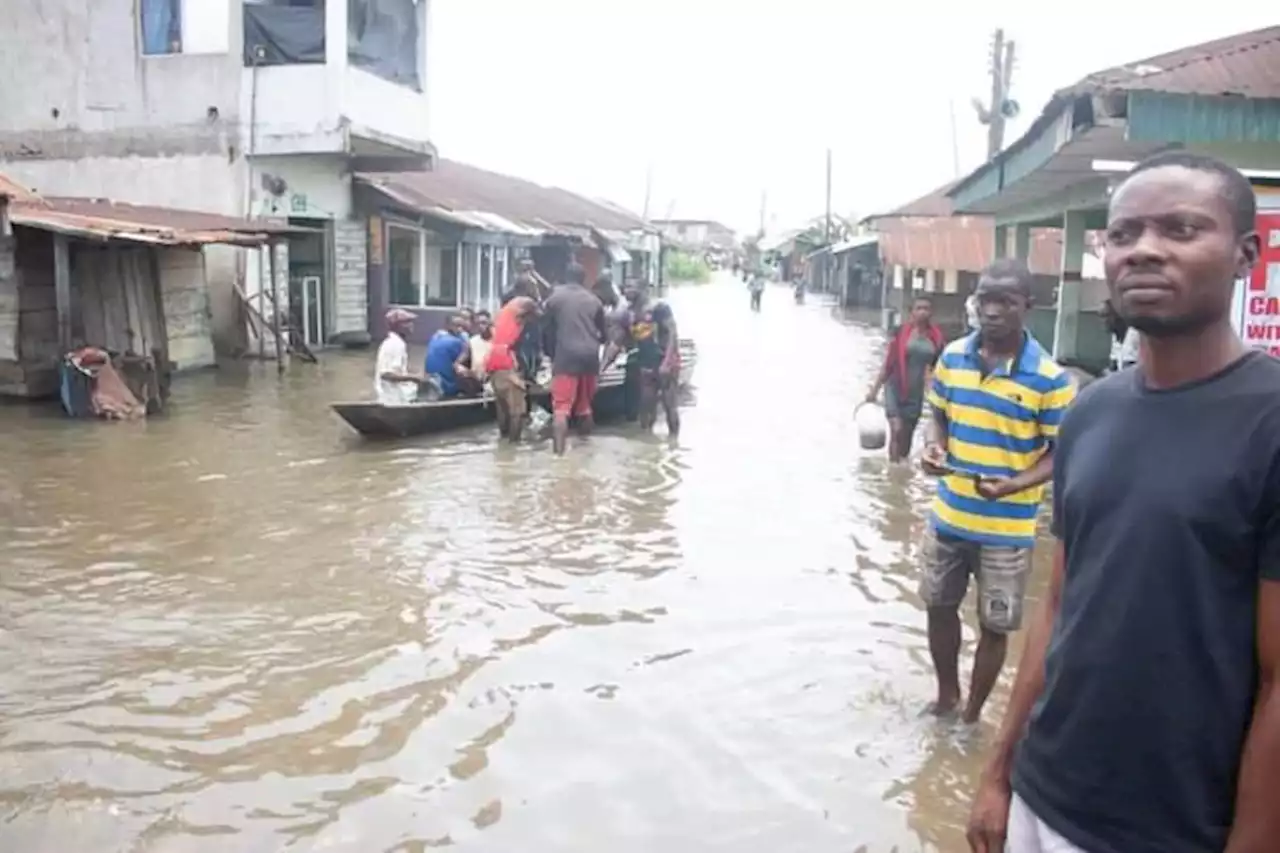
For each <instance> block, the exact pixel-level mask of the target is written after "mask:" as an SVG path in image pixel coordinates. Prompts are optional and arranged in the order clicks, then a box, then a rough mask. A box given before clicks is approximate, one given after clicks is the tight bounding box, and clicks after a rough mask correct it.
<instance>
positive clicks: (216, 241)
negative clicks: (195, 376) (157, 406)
mask: <svg viewBox="0 0 1280 853" xmlns="http://www.w3.org/2000/svg"><path fill="white" fill-rule="evenodd" d="M16 186H17V185H15V184H14V183H13V182H12V181H9V180H7V179H4V178H3V177H0V395H6V396H17V397H28V398H31V397H45V396H50V395H52V394H54V393H55V392H56V390H57V387H58V366H59V363H60V362H61V360H62V358H63V357H64V356H65V355H66V354H67V353H68V352H69V351H71V350H72V349H74V348H77V347H80V346H85V345H89V346H94V347H99V348H101V349H103V350H107V351H109V352H112V353H119V354H123V355H133V356H139V357H143V358H151V359H154V360H155V361H156V362H157V363H158V364H160V365H162V367H163V368H164V369H165V370H166V371H167V370H169V369H173V370H190V369H194V368H200V367H207V366H209V365H212V364H213V361H214V351H213V334H212V327H211V323H210V310H209V286H208V279H207V270H206V263H205V255H204V253H203V249H204V247H206V246H210V245H229V246H238V247H253V248H256V247H261V246H264V245H267V244H268V243H270V242H272V241H273V240H279V239H282V238H283V237H284V230H283V229H277V228H273V227H272V226H271V224H269V223H262V222H250V221H247V220H243V219H235V218H231V217H226V216H219V215H217V214H206V213H193V212H190V211H181V210H172V209H167V208H155V207H141V206H136V205H122V204H112V203H110V202H103V201H98V200H93V199H73V198H44V197H39V196H36V195H34V194H32V193H30V192H28V191H26V190H23V189H20V188H16Z"/></svg>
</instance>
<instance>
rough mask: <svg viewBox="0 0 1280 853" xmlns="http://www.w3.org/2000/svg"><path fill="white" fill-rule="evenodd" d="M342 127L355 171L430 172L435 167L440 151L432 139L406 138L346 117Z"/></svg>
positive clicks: (352, 168)
mask: <svg viewBox="0 0 1280 853" xmlns="http://www.w3.org/2000/svg"><path fill="white" fill-rule="evenodd" d="M342 127H343V132H344V134H345V136H346V150H347V155H348V156H349V157H350V158H351V170H352V171H353V172H429V171H431V170H432V169H433V168H434V167H435V162H436V158H437V156H438V155H437V153H436V147H435V145H433V144H432V143H430V142H426V141H421V142H420V141H416V140H411V139H404V138H402V137H399V136H395V135H393V134H390V133H383V132H382V131H379V130H374V129H373V128H369V127H365V126H363V125H358V124H352V123H350V122H349V121H347V120H346V119H343V123H342Z"/></svg>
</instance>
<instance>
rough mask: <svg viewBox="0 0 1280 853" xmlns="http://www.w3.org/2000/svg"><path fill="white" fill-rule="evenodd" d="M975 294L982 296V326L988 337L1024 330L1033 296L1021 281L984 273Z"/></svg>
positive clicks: (993, 337) (979, 316)
mask: <svg viewBox="0 0 1280 853" xmlns="http://www.w3.org/2000/svg"><path fill="white" fill-rule="evenodd" d="M974 295H975V296H976V297H977V298H978V327H979V329H981V331H982V334H983V336H984V337H988V338H992V339H994V340H998V341H1001V340H1008V339H1010V338H1012V337H1014V336H1015V335H1021V334H1022V327H1023V322H1024V320H1025V318H1026V314H1027V308H1029V307H1030V306H1031V297H1030V296H1029V295H1028V294H1027V290H1026V287H1025V286H1024V285H1023V284H1022V283H1021V282H1019V281H1018V280H1017V279H1016V278H994V277H991V276H988V275H983V276H982V278H980V279H978V287H977V290H975V291H974Z"/></svg>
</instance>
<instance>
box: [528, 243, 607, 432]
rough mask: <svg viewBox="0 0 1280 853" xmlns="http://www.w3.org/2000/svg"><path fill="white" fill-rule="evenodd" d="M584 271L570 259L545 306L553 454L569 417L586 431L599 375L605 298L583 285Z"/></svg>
mask: <svg viewBox="0 0 1280 853" xmlns="http://www.w3.org/2000/svg"><path fill="white" fill-rule="evenodd" d="M585 280H586V271H585V270H583V268H582V267H581V266H580V265H579V264H577V263H571V264H569V266H568V267H567V268H566V269H565V283H564V284H561V285H559V286H558V287H556V289H555V290H553V291H552V292H551V296H550V297H548V298H547V302H546V305H545V306H544V308H543V310H544V319H545V326H544V329H543V335H544V336H545V339H546V349H547V354H548V355H550V356H551V408H552V412H553V415H554V421H553V424H552V432H551V440H552V444H553V446H554V448H555V452H556V454H557V455H562V454H563V453H564V451H565V448H566V446H567V445H568V441H569V418H571V417H572V418H574V419H576V421H577V426H578V432H579V434H581V435H582V436H584V437H585V436H587V435H589V434H590V433H591V427H592V425H593V424H592V411H591V401H592V398H594V397H595V395H596V386H597V384H598V382H599V379H600V349H601V347H603V346H604V343H605V340H606V338H607V337H608V330H607V329H606V328H605V319H604V303H602V302H601V301H600V300H599V299H598V298H596V295H595V294H594V293H592V292H591V291H590V290H587V288H586V287H585V286H584V285H583V282H584V281H585Z"/></svg>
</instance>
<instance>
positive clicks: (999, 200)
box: [949, 96, 1169, 225]
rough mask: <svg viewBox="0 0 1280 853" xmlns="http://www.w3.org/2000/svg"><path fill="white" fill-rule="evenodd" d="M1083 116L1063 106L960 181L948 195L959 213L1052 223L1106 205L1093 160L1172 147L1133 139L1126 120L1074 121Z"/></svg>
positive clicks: (1139, 155) (1104, 183) (1136, 156)
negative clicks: (1069, 213)
mask: <svg viewBox="0 0 1280 853" xmlns="http://www.w3.org/2000/svg"><path fill="white" fill-rule="evenodd" d="M1082 97H1085V98H1088V97H1090V96H1082ZM1080 112H1081V111H1080V110H1074V109H1067V108H1065V107H1063V108H1062V109H1061V110H1060V111H1059V112H1058V113H1057V114H1056V115H1054V116H1051V120H1049V121H1045V122H1037V125H1036V126H1033V127H1032V129H1031V130H1029V131H1028V132H1027V134H1026V136H1024V137H1023V138H1022V139H1020V140H1018V142H1017V143H1015V145H1014V146H1012V147H1010V148H1009V149H1007V150H1006V151H1003V152H1001V154H1000V155H999V156H997V157H996V158H995V159H993V160H991V161H990V162H988V163H986V164H984V165H983V166H982V167H980V168H979V169H977V170H976V171H974V172H973V173H972V174H970V175H969V176H968V177H966V178H965V179H964V180H962V181H960V183H958V184H957V185H956V186H955V187H954V188H953V189H952V190H951V192H950V194H949V195H950V196H951V198H952V200H953V201H954V203H955V209H956V213H968V214H984V215H990V216H994V217H995V218H996V220H997V222H999V223H1009V222H1023V223H1028V224H1037V225H1039V224H1043V225H1053V224H1056V223H1058V222H1060V220H1061V216H1062V212H1063V211H1064V210H1070V209H1093V208H1105V207H1106V204H1107V197H1108V189H1109V182H1108V180H1107V179H1106V177H1105V176H1102V175H1099V173H1097V172H1096V171H1094V169H1093V163H1094V161H1095V160H1109V159H1120V160H1130V159H1132V160H1141V159H1143V158H1144V157H1147V156H1149V155H1151V154H1154V153H1155V152H1157V151H1160V150H1163V149H1165V148H1168V147H1169V143H1160V142H1135V141H1131V140H1129V139H1128V138H1127V136H1126V125H1125V122H1124V120H1123V119H1102V120H1101V121H1100V122H1099V123H1093V122H1091V121H1086V122H1079V121H1078V120H1077V121H1073V117H1074V118H1075V119H1078V118H1079V114H1080Z"/></svg>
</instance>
